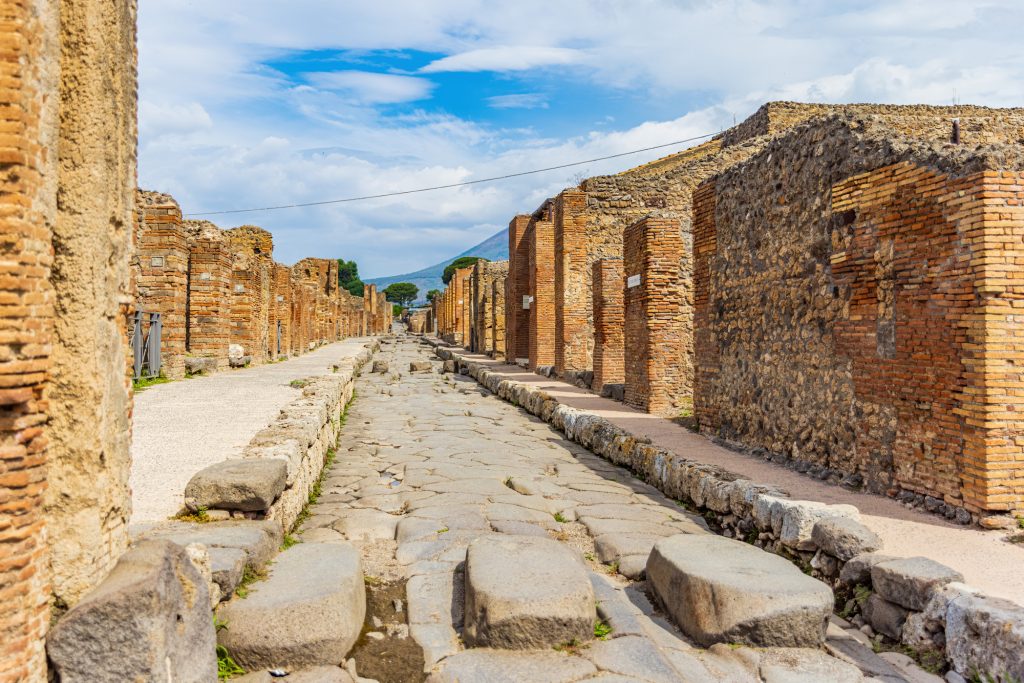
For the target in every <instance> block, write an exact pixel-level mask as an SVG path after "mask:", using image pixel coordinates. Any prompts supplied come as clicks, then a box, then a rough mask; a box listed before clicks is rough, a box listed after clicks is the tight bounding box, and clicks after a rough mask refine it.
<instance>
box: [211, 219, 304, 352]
mask: <svg viewBox="0 0 1024 683" xmlns="http://www.w3.org/2000/svg"><path fill="white" fill-rule="evenodd" d="M226 233H227V237H228V243H229V244H230V246H231V255H232V264H231V293H232V298H231V343H232V344H237V345H239V346H241V347H242V354H243V356H244V357H246V358H247V359H248V360H249V361H251V362H255V363H262V362H266V361H267V360H268V358H267V355H268V354H267V350H268V348H269V342H270V298H271V297H270V292H271V280H272V275H271V273H272V270H273V252H274V240H273V236H271V234H270V233H269V232H267V231H266V230H264V229H262V228H259V227H256V226H254V225H243V226H241V227H238V228H231V229H230V230H227V231H226ZM314 317H315V312H314Z"/></svg>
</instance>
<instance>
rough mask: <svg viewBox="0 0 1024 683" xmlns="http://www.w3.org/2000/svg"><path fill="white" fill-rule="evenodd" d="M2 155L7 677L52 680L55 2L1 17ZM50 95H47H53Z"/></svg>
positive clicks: (3, 671) (0, 393)
mask: <svg viewBox="0 0 1024 683" xmlns="http://www.w3.org/2000/svg"><path fill="white" fill-rule="evenodd" d="M2 16H3V22H2V23H0V38H2V40H3V44H4V46H5V49H4V53H3V56H2V57H0V73H2V74H3V79H2V80H0V93H2V94H3V101H4V102H5V103H7V105H8V106H6V107H4V108H3V111H2V112H0V122H2V124H3V128H4V131H5V133H6V134H5V135H4V136H3V138H0V154H2V156H3V159H4V166H5V171H6V172H5V173H4V176H3V178H2V179H0V187H2V192H0V208H2V211H3V216H4V233H3V239H2V240H0V254H2V259H3V268H2V272H3V277H0V296H2V298H3V299H2V300H3V304H4V305H3V306H0V325H2V326H3V330H4V332H3V336H2V337H0V416H2V418H3V419H2V421H0V519H2V520H3V522H2V523H0V546H2V547H3V561H2V563H0V604H2V605H3V609H2V610H0V678H3V679H4V680H9V681H30V682H31V683H39V682H41V681H45V680H46V656H45V653H44V650H43V638H44V636H45V633H46V628H47V624H48V622H49V617H50V615H49V609H48V604H47V603H48V602H49V597H50V576H49V566H48V564H49V562H48V560H49V557H48V555H47V553H46V550H47V548H46V535H45V530H44V518H43V499H44V493H45V490H46V459H47V437H46V435H45V434H44V433H43V430H42V427H43V425H44V424H45V422H46V401H45V398H44V390H45V387H46V377H47V372H48V371H49V369H50V367H51V364H50V345H51V343H52V341H53V329H52V328H53V319H52V315H53V302H54V293H53V288H52V287H51V285H50V282H49V275H50V266H51V263H52V255H51V251H50V245H51V240H52V230H53V225H54V221H55V218H56V177H57V173H56V168H55V166H54V162H55V159H56V155H55V154H54V149H53V147H54V143H55V138H56V129H57V111H56V104H57V102H56V98H55V97H53V96H52V94H51V93H52V91H53V90H54V88H55V87H56V82H57V81H56V77H57V59H56V55H57V53H58V47H57V45H56V43H57V28H58V21H57V14H56V11H55V9H54V8H53V6H52V5H51V4H50V3H47V2H42V1H40V2H23V3H7V4H5V6H4V9H3V11H2ZM48 94H49V95H50V96H47V95H48Z"/></svg>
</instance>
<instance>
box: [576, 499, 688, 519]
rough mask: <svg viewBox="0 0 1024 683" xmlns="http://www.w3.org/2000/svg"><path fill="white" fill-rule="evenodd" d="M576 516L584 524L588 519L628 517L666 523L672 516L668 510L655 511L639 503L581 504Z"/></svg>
mask: <svg viewBox="0 0 1024 683" xmlns="http://www.w3.org/2000/svg"><path fill="white" fill-rule="evenodd" d="M576 516H577V517H579V519H580V521H582V522H583V523H584V524H585V523H586V519H588V518H589V519H628V520H632V521H635V522H651V523H654V524H666V523H668V522H669V521H670V520H671V519H672V516H671V515H670V514H668V513H667V512H661V511H654V510H651V509H650V508H647V507H643V506H639V505H616V504H612V503H607V504H603V505H580V506H577V508H576Z"/></svg>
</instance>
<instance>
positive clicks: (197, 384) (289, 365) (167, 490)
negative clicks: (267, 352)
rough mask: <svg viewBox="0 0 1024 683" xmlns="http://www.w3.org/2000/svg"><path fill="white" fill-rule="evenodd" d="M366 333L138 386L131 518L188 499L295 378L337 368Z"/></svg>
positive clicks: (263, 421)
mask: <svg viewBox="0 0 1024 683" xmlns="http://www.w3.org/2000/svg"><path fill="white" fill-rule="evenodd" d="M368 341H369V339H368V338H365V337H356V338H352V339H346V340H344V341H340V342H335V343H333V344H329V345H327V346H324V347H322V348H319V349H317V350H316V351H313V352H311V353H307V354H304V355H302V356H299V357H298V358H293V359H290V360H287V361H283V362H280V363H270V364H267V365H258V366H255V367H250V368H244V369H240V370H232V371H225V372H220V373H217V374H214V375H210V376H205V377H196V378H193V379H185V380H180V381H176V382H170V383H168V384H160V385H157V386H154V387H150V388H148V389H146V390H145V391H142V392H139V393H136V395H135V410H134V420H133V421H134V425H133V428H132V448H131V456H132V470H131V479H130V483H131V488H132V517H131V523H132V524H139V523H143V522H156V521H162V520H165V519H167V518H168V517H170V516H171V515H174V514H175V513H177V512H178V511H179V510H180V509H181V508H182V504H183V499H184V495H183V494H184V491H185V485H186V484H188V481H189V479H190V478H191V477H192V475H193V474H195V473H196V472H198V471H199V470H201V469H203V468H204V467H207V466H209V465H213V464H215V463H218V462H221V461H223V460H227V459H228V458H231V457H234V456H238V455H241V453H242V450H243V449H244V448H245V446H246V445H247V444H248V443H249V440H250V439H252V437H253V436H255V435H256V433H257V432H258V431H260V430H261V429H263V428H264V427H266V426H267V425H269V424H270V423H271V421H272V420H273V419H274V417H275V416H276V415H277V414H278V413H279V412H280V410H281V409H282V408H283V407H285V405H287V404H288V403H289V402H290V401H292V400H294V399H295V398H297V397H298V396H300V395H301V390H300V389H299V388H296V387H292V386H290V382H292V381H293V380H299V379H306V378H309V377H316V376H319V375H329V374H331V373H332V372H334V366H335V365H339V364H342V363H345V362H347V361H350V360H352V359H354V358H355V357H356V355H357V354H358V353H359V352H360V351H362V350H363V346H364V344H366V343H367V342H368Z"/></svg>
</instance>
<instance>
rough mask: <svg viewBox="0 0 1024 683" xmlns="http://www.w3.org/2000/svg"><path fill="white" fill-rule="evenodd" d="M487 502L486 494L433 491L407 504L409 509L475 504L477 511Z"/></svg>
mask: <svg viewBox="0 0 1024 683" xmlns="http://www.w3.org/2000/svg"><path fill="white" fill-rule="evenodd" d="M487 503H488V498H487V496H484V495H479V494H476V493H435V494H434V495H432V496H429V497H427V498H421V499H419V500H414V501H412V502H410V503H409V505H408V506H407V507H408V509H409V510H410V511H413V512H415V511H417V510H426V509H429V508H449V507H455V506H470V505H473V506H476V508H477V511H478V512H479V511H480V509H482V508H483V506H484V505H486V504H487Z"/></svg>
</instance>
